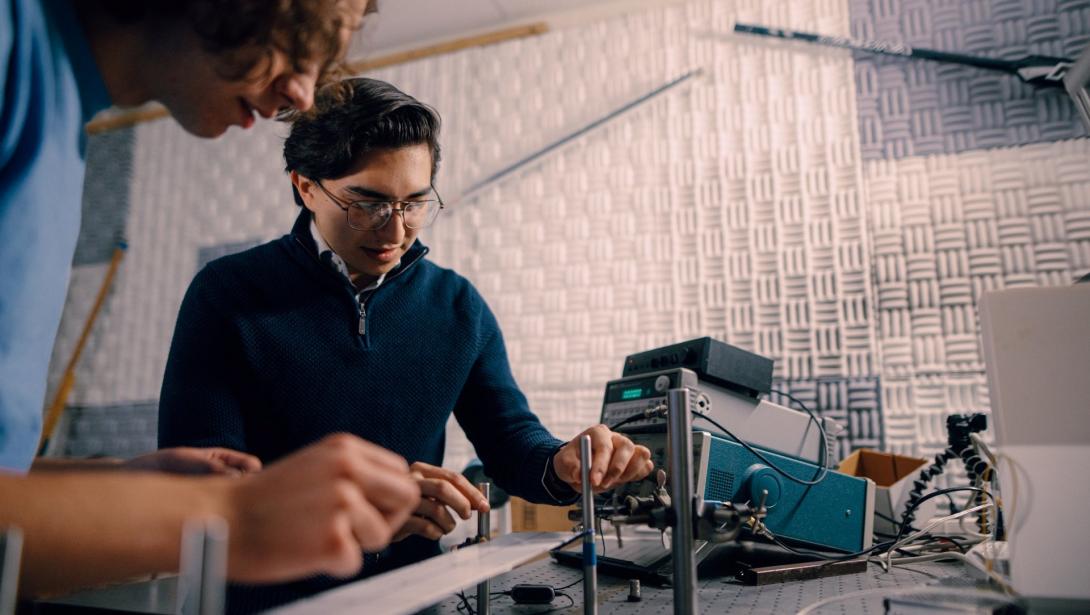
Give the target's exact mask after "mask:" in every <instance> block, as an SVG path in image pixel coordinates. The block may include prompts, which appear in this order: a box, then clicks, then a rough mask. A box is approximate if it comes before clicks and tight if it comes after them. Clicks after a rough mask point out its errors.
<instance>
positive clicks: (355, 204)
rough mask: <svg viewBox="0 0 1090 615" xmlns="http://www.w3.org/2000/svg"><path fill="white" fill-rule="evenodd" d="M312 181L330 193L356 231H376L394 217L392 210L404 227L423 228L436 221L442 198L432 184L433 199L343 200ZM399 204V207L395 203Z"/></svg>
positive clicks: (326, 192)
mask: <svg viewBox="0 0 1090 615" xmlns="http://www.w3.org/2000/svg"><path fill="white" fill-rule="evenodd" d="M314 183H315V184H317V185H318V187H319V188H321V189H322V192H324V193H325V195H326V196H328V197H329V200H331V201H333V203H334V204H336V205H337V207H340V208H341V210H343V211H344V213H345V215H346V216H347V218H348V226H350V227H352V228H353V229H355V230H357V231H377V230H379V229H380V228H382V227H384V226H386V223H387V222H389V221H390V218H393V217H394V213H395V212H396V213H399V214H401V220H402V222H403V223H404V224H405V228H410V229H413V230H418V229H422V228H426V227H428V226H431V223H432V222H435V219H436V218H438V217H439V211H440V210H441V209H443V199H442V197H440V196H439V192H438V191H437V190H436V189H435V186H431V191H432V194H434V195H435V198H434V199H413V200H411V201H380V200H360V201H351V202H345V201H342V200H341V199H339V198H337V197H336V196H333V194H331V193H330V192H329V190H326V188H325V186H323V185H322V182H320V181H318V180H315V181H314ZM399 205H400V207H398V206H399Z"/></svg>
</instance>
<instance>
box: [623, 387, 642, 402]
mask: <svg viewBox="0 0 1090 615" xmlns="http://www.w3.org/2000/svg"><path fill="white" fill-rule="evenodd" d="M641 395H643V387H637V388H635V389H625V390H623V391H621V399H639V398H640V396H641Z"/></svg>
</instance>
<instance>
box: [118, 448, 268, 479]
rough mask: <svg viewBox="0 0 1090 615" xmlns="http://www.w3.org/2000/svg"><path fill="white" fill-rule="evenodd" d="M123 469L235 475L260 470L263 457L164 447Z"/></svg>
mask: <svg viewBox="0 0 1090 615" xmlns="http://www.w3.org/2000/svg"><path fill="white" fill-rule="evenodd" d="M121 467H122V469H125V470H138V471H152V472H167V473H170V474H232V475H239V474H245V473H246V472H257V471H258V470H260V469H261V460H259V459H258V458H257V457H254V456H253V455H247V454H246V453H240V452H238V451H233V450H231V449H229V448H190V447H184V446H182V447H178V448H164V449H162V450H158V451H155V452H154V453H148V454H146V455H141V456H139V457H133V458H132V459H129V460H128V461H124V462H122V463H121Z"/></svg>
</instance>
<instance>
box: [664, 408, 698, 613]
mask: <svg viewBox="0 0 1090 615" xmlns="http://www.w3.org/2000/svg"><path fill="white" fill-rule="evenodd" d="M666 404H667V406H668V413H669V414H668V416H669V420H668V421H667V423H666V428H667V430H668V433H667V440H668V441H669V443H670V467H669V469H668V470H667V471H668V472H669V473H670V499H671V500H672V501H673V505H674V527H673V540H671V547H672V549H671V559H672V560H673V561H672V564H673V567H674V613H679V614H681V615H696V560H695V559H694V558H693V471H692V460H693V433H692V417H691V416H690V415H689V389H670V390H669V391H667V393H666Z"/></svg>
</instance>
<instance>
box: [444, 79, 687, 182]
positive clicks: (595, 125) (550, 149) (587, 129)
mask: <svg viewBox="0 0 1090 615" xmlns="http://www.w3.org/2000/svg"><path fill="white" fill-rule="evenodd" d="M703 72H704V69H702V68H697V69H694V70H690V71H689V72H687V73H685V74H684V75H681V76H680V77H678V78H676V79H674V80H672V81H669V82H667V83H665V84H663V85H661V86H659V87H657V88H655V89H653V90H651V91H650V92H647V93H646V94H644V95H642V96H640V97H639V98H636V99H634V100H631V101H629V102H627V103H625V104H624V105H622V106H620V107H618V108H617V109H614V110H613V111H610V112H609V113H607V114H606V115H604V116H602V117H600V118H598V119H596V120H594V121H593V122H591V123H589V124H587V125H586V126H583V127H582V128H580V129H579V130H576V131H575V132H572V133H570V134H568V135H565V136H563V137H561V138H560V139H557V140H556V141H553V142H552V143H550V144H548V145H546V146H545V147H543V148H541V149H539V150H537V151H535V152H533V153H531V154H529V155H528V156H526V157H524V158H522V159H521V160H518V161H516V162H514V163H512V164H510V165H508V166H506V167H504V168H503V169H500V170H499V171H496V172H495V173H493V174H492V175H489V176H488V177H486V178H484V179H482V180H481V181H479V182H477V183H475V184H473V185H472V186H470V187H469V188H467V189H466V191H465V192H464V193H463V194H462V195H461V196H460V197H458V199H457V202H459V203H461V202H465V201H467V200H470V199H472V198H474V197H476V196H477V195H478V194H480V193H481V192H482V191H484V190H485V189H486V188H488V187H489V186H491V185H492V184H495V183H496V182H498V181H500V180H502V179H504V178H505V177H507V176H509V175H511V174H512V173H514V172H516V171H518V170H520V169H522V168H524V167H526V166H528V165H530V164H533V163H535V162H538V161H539V160H541V159H542V158H544V157H545V156H548V155H549V154H552V153H554V152H556V151H558V150H560V149H561V148H563V147H564V146H566V145H568V144H570V143H572V142H573V141H576V140H577V139H579V138H581V137H583V136H584V135H586V134H589V133H591V132H593V131H595V130H597V129H599V128H601V127H602V126H605V125H606V124H609V123H610V122H612V121H613V120H615V119H617V118H619V117H621V116H623V115H625V114H627V113H629V112H630V111H632V110H634V109H636V108H638V107H640V106H642V105H643V104H645V103H647V102H648V101H650V100H652V99H654V98H656V97H658V96H659V95H661V94H664V93H666V92H669V91H670V90H672V89H674V88H675V87H677V86H679V85H681V84H683V83H685V82H687V81H689V80H691V79H693V78H694V77H697V76H699V75H701V74H702V73H703Z"/></svg>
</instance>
